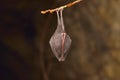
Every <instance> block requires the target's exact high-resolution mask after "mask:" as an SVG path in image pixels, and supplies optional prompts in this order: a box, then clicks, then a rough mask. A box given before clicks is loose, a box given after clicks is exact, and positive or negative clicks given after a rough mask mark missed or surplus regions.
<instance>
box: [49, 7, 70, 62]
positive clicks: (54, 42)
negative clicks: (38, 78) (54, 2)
mask: <svg viewBox="0 0 120 80" xmlns="http://www.w3.org/2000/svg"><path fill="white" fill-rule="evenodd" d="M62 11H63V9H60V10H57V11H56V13H57V20H58V25H57V29H56V31H55V33H54V34H53V36H52V37H51V39H50V41H49V43H50V46H51V49H52V51H53V54H54V55H55V56H56V58H57V59H58V61H64V60H65V58H66V56H67V51H68V50H69V48H70V46H71V42H72V40H71V39H70V37H69V36H68V35H67V34H66V32H65V29H64V23H63V16H62Z"/></svg>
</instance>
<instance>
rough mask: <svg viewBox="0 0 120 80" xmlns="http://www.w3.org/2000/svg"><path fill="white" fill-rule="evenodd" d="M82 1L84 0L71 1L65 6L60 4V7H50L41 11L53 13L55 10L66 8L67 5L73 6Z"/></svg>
mask: <svg viewBox="0 0 120 80" xmlns="http://www.w3.org/2000/svg"><path fill="white" fill-rule="evenodd" d="M80 1H82V0H76V1H74V2H71V3H69V4H66V5H64V6H60V7H58V8H55V9H48V10H45V11H41V13H42V14H46V13H48V12H50V13H53V12H55V11H57V10H60V9H64V8H67V7H71V6H73V5H74V4H76V3H78V2H80Z"/></svg>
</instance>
